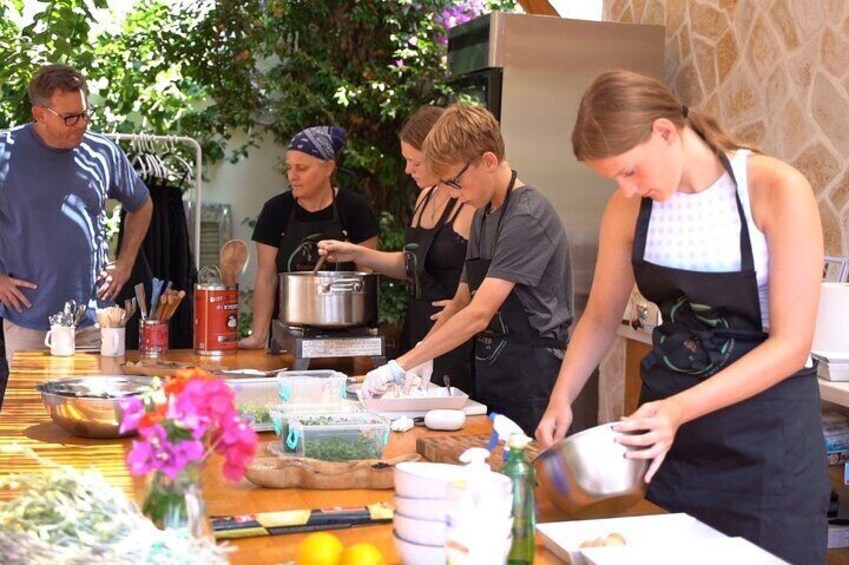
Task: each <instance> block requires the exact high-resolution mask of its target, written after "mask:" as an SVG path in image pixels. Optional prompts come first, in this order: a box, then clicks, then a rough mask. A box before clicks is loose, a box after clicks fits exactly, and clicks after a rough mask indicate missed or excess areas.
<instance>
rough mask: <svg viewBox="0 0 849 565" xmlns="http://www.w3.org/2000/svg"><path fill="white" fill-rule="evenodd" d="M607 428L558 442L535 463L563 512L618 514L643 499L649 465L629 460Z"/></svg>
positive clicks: (595, 514) (642, 461)
mask: <svg viewBox="0 0 849 565" xmlns="http://www.w3.org/2000/svg"><path fill="white" fill-rule="evenodd" d="M614 425H615V424H613V423H611V424H603V425H601V426H596V427H594V428H590V429H588V430H584V431H582V432H579V433H577V434H574V435H571V436H568V437H566V438H564V439H562V440H560V441H559V442H557V443H555V444H554V445H552V446H551V447H549V448H548V449H546V450H545V451H543V452H542V453H540V454H539V455H538V456H537V458H536V459H535V460H534V467H535V468H536V471H537V476H538V478H539V482H540V484H541V485H542V487H543V489H544V490H545V492H546V494H547V495H548V496H549V497H550V498H551V500H552V502H554V504H555V506H557V507H558V508H559V509H560V510H562V511H564V512H566V513H568V514H571V515H572V516H575V517H578V518H594V517H600V516H609V515H610V514H616V513H619V512H622V511H623V510H625V509H627V508H629V507H631V506H633V505H634V504H636V503H637V502H639V501H640V500H642V499H643V497H644V496H645V493H646V483H645V474H646V469H647V468H648V461H647V460H645V459H626V458H625V457H624V455H625V452H626V451H627V450H628V449H630V448H628V447H626V446H624V445H622V444H620V443H616V442H615V441H613V438H614V437H615V435H616V432H614V431H613V430H612V429H611V428H612V426H614Z"/></svg>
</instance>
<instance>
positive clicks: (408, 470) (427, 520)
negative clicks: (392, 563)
mask: <svg viewBox="0 0 849 565" xmlns="http://www.w3.org/2000/svg"><path fill="white" fill-rule="evenodd" d="M464 477H465V469H464V468H463V467H462V466H460V465H446V464H444V463H420V462H416V461H413V462H408V463H399V464H398V465H396V466H395V472H394V480H395V518H394V530H395V531H394V535H395V548H396V549H397V550H398V554H399V555H400V556H401V563H403V564H404V565H435V564H436V565H439V564H443V563H445V539H446V533H447V523H446V516H447V514H448V487H449V485H450V484H451V483H453V482H454V481H458V480H461V479H462V478H464Z"/></svg>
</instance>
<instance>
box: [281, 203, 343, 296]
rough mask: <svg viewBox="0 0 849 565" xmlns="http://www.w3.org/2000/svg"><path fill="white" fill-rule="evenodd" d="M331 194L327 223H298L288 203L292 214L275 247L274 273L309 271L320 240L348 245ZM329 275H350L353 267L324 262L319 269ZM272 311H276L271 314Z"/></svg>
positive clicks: (294, 205)
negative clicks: (331, 212)
mask: <svg viewBox="0 0 849 565" xmlns="http://www.w3.org/2000/svg"><path fill="white" fill-rule="evenodd" d="M331 190H332V191H333V201H332V202H331V204H330V205H331V206H332V209H333V217H332V218H330V219H329V220H311V221H303V220H298V219H297V217H296V214H295V211H296V210H297V208H298V201H297V199H295V200H294V201H293V202H292V211H291V212H289V219H288V220H287V221H286V228H285V229H286V231H285V232H283V235H282V236H281V237H280V244H279V245H278V246H277V272H278V273H290V272H294V271H311V270H312V269H313V267H315V264H316V263H317V262H318V257H319V255H318V242H319V241H321V240H322V239H336V240H339V241H348V231H347V230H346V229H345V226H344V225H343V223H342V219H341V216H340V215H339V208H338V206H337V205H336V190H335V189H333V188H331ZM323 268H324V269H325V270H330V271H334V270H335V271H353V270H354V263H351V262H348V263H331V262H329V261H328V262H326V263H325V264H324V266H323ZM275 311H276V310H275Z"/></svg>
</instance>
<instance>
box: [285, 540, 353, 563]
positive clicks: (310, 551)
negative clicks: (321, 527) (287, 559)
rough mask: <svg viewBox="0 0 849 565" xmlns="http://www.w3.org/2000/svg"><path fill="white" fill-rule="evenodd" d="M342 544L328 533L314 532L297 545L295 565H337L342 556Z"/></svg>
mask: <svg viewBox="0 0 849 565" xmlns="http://www.w3.org/2000/svg"><path fill="white" fill-rule="evenodd" d="M343 549H344V547H343V546H342V542H341V541H339V538H337V537H336V536H334V535H333V534H330V533H328V532H315V533H312V534H310V535H308V536H307V537H305V538H304V539H303V541H301V543H299V544H298V552H297V554H296V557H295V563H296V565H338V564H339V558H340V557H341V556H342V550H343Z"/></svg>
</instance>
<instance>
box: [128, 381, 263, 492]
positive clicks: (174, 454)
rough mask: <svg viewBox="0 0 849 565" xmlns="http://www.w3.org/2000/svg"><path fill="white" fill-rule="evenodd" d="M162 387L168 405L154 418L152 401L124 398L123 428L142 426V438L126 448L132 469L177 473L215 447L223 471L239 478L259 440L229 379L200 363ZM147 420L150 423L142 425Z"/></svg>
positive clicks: (139, 472)
mask: <svg viewBox="0 0 849 565" xmlns="http://www.w3.org/2000/svg"><path fill="white" fill-rule="evenodd" d="M155 392H159V393H162V390H157V391H155ZM164 392H165V394H166V396H167V406H164V405H163V406H161V407H160V408H159V409H158V410H159V411H158V412H157V417H156V418H150V416H151V415H152V414H151V412H153V411H154V410H157V407H156V405H155V404H154V403H153V402H152V401H148V402H145V400H144V399H141V398H135V397H134V398H129V399H126V400H123V401H122V407H123V408H124V417H123V418H122V421H121V428H122V430H124V429H127V430H132V429H138V430H139V439H138V440H134V441H133V444H132V448H131V450H130V452H129V453H128V454H127V465H128V466H129V468H130V472H131V473H132V474H133V475H142V474H146V473H149V472H151V471H162V472H163V473H164V474H166V475H167V476H169V477H171V478H172V479H176V478H177V476H178V475H179V473H180V471H181V470H182V469H183V468H185V466H186V465H188V464H189V463H191V462H193V461H201V460H203V459H204V458H205V457H206V456H208V454H209V452H210V451H211V450H212V449H214V450H215V451H216V452H218V453H220V454H222V455H223V456H224V458H225V462H224V467H223V469H222V472H223V473H224V476H225V477H227V478H228V479H232V480H239V479H241V478H242V476H244V473H245V468H246V467H247V465H248V464H249V463H250V461H251V459H253V456H254V454H255V453H256V446H257V441H258V440H257V435H256V432H254V431H253V429H251V428H250V426H248V425H247V424H246V423H245V422H244V421H242V420H241V419H240V418H239V417H238V413H237V412H236V409H235V406H234V399H235V395H234V393H233V390H232V389H231V388H230V387H229V386H228V385H227V383H225V382H224V381H222V380H220V379H217V378H214V377H212V376H211V375H209V374H208V373H206V372H204V371H201V370H200V369H188V370H183V371H181V372H180V373H179V374H178V376H177V378H176V379H174V380H169V382H167V383H166V384H165V387H164ZM153 394H154V393H151V397H152V395H153ZM148 400H150V399H148ZM146 416H147V418H145V417H146ZM144 420H149V423H147V424H144V425H142V427H141V428H139V426H140V422H143V421H144ZM207 444H209V445H207Z"/></svg>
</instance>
